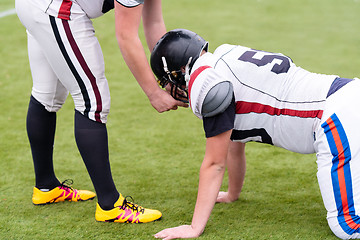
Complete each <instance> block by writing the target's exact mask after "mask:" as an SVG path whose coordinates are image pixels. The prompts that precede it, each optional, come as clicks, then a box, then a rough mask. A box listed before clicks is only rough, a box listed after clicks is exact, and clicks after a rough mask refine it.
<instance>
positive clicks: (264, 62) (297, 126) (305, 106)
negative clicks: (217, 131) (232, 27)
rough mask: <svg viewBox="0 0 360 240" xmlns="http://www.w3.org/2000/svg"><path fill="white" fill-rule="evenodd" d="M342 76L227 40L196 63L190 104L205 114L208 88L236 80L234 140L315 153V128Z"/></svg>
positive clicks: (199, 112) (198, 111)
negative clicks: (301, 66)
mask: <svg viewBox="0 0 360 240" xmlns="http://www.w3.org/2000/svg"><path fill="white" fill-rule="evenodd" d="M336 77H337V76H335V75H322V74H315V73H311V72H308V71H306V70H304V69H302V68H300V67H297V66H296V65H295V64H294V63H293V62H292V60H291V59H290V58H289V57H287V56H285V55H283V54H279V53H270V52H264V51H259V50H254V49H251V48H247V47H242V46H234V45H228V44H224V45H221V46H220V47H218V48H217V49H216V51H215V52H214V53H213V54H212V53H206V54H204V55H202V56H201V57H200V58H199V59H198V60H197V61H196V62H195V64H194V66H193V68H192V72H191V78H190V82H189V102H190V106H191V108H192V110H193V112H194V114H195V115H196V116H198V117H199V118H202V113H201V109H202V104H203V101H204V98H205V96H206V94H207V93H208V91H209V90H210V89H211V88H212V87H213V86H215V85H216V84H217V83H219V82H222V81H230V82H231V83H232V84H233V87H234V95H235V102H236V117H235V123H234V129H233V133H232V140H234V141H241V142H248V141H258V142H264V143H269V144H273V145H275V146H279V147H282V148H285V149H288V150H290V151H294V152H299V153H314V151H315V150H314V146H313V143H314V132H315V131H316V129H317V128H318V127H319V123H320V119H321V117H322V114H323V110H324V107H325V100H326V97H327V93H328V91H329V88H330V85H331V84H332V82H333V81H334V79H335V78H336Z"/></svg>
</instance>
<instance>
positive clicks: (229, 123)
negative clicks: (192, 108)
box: [203, 97, 235, 138]
mask: <svg viewBox="0 0 360 240" xmlns="http://www.w3.org/2000/svg"><path fill="white" fill-rule="evenodd" d="M234 122H235V97H233V98H232V101H231V103H230V105H229V106H228V107H227V109H226V110H225V111H224V112H222V113H220V114H218V115H215V116H212V117H204V118H203V126H204V131H205V136H206V138H209V137H214V136H216V135H219V134H221V133H223V132H226V131H228V130H231V129H233V128H234Z"/></svg>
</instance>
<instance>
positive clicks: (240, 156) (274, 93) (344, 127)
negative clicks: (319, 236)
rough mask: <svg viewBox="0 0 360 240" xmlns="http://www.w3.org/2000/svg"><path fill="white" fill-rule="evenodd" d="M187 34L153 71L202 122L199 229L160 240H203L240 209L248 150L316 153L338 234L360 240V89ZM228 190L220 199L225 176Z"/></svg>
mask: <svg viewBox="0 0 360 240" xmlns="http://www.w3.org/2000/svg"><path fill="white" fill-rule="evenodd" d="M207 46H208V43H207V42H206V41H205V40H204V39H203V38H201V37H200V36H198V35H197V34H196V33H193V32H191V31H188V30H184V29H178V30H173V31H170V32H168V33H166V34H165V35H164V36H163V37H162V38H161V39H160V40H159V42H158V43H157V45H156V46H155V48H154V50H153V52H152V55H151V67H152V69H153V72H154V73H155V75H156V76H157V77H158V79H159V81H160V83H161V85H162V86H163V87H165V86H166V85H170V86H171V87H172V90H171V94H172V95H173V97H174V98H177V99H180V100H189V104H190V106H191V108H192V111H193V113H194V114H195V115H196V116H197V117H198V118H200V119H202V120H203V126H204V130H205V135H206V151H205V157H204V160H203V163H202V165H201V168H200V177H199V189H198V196H197V201H196V205H195V210H194V214H193V219H192V223H191V225H182V226H179V227H175V228H169V229H165V230H163V231H161V232H159V233H157V234H155V237H157V238H163V239H173V238H193V237H198V236H200V235H201V234H202V232H203V231H204V228H205V225H206V223H207V221H208V219H209V216H210V213H211V211H212V209H213V207H214V204H215V202H232V201H235V200H236V199H238V197H239V195H240V192H241V189H242V185H243V181H244V177H245V165H246V163H245V143H246V142H249V141H257V142H262V143H268V144H271V145H275V146H278V147H282V148H284V149H288V150H290V151H293V152H298V153H304V154H307V153H316V156H317V165H318V172H317V177H318V183H319V186H320V190H321V195H322V198H323V201H324V204H325V208H326V210H327V220H328V224H329V226H330V228H331V230H332V231H333V232H334V234H335V235H336V236H337V237H339V238H342V239H349V238H360V233H359V232H360V216H359V212H358V211H359V209H360V185H359V184H360V145H359V142H360V131H359V128H358V123H359V122H360V112H359V111H355V110H354V109H357V108H358V107H357V106H358V103H359V102H360V95H359V92H360V80H359V79H345V78H340V77H338V76H335V75H322V74H315V73H311V72H308V71H306V70H304V69H302V68H300V67H297V66H296V65H295V64H294V63H293V62H292V60H291V59H290V58H289V57H287V56H285V55H283V54H279V53H271V52H265V51H258V50H255V49H251V48H247V47H243V46H235V45H228V44H224V45H221V46H220V47H218V48H217V49H216V50H215V52H214V53H213V54H212V53H210V52H207ZM226 167H227V168H228V174H229V187H228V191H227V192H219V190H220V186H221V183H222V180H223V176H224V172H225V168H226Z"/></svg>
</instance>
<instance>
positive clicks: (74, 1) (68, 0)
mask: <svg viewBox="0 0 360 240" xmlns="http://www.w3.org/2000/svg"><path fill="white" fill-rule="evenodd" d="M105 1H108V0H31V3H32V4H34V5H35V6H37V7H39V8H40V9H41V10H43V11H44V12H46V13H48V14H49V15H51V16H54V17H59V18H63V19H72V18H73V17H76V14H82V13H86V15H87V16H88V17H89V18H97V17H100V16H102V15H103V14H104V13H103V11H102V10H103V5H104V2H105ZM110 1H111V0H109V2H110ZM116 1H117V2H118V3H120V4H121V5H123V6H125V7H135V6H137V5H139V4H142V3H144V0H116ZM111 4H112V2H111Z"/></svg>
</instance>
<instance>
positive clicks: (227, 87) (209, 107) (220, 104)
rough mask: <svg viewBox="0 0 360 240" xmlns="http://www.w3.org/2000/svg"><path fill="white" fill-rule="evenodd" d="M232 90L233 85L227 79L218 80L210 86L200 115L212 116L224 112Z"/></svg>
mask: <svg viewBox="0 0 360 240" xmlns="http://www.w3.org/2000/svg"><path fill="white" fill-rule="evenodd" d="M233 92H234V91H233V85H232V83H231V82H229V81H225V82H220V83H218V84H216V85H215V86H214V87H212V88H211V89H210V91H209V92H208V93H207V94H206V97H205V99H204V102H203V105H202V110H201V113H202V116H203V117H213V116H215V115H217V114H219V113H222V112H224V111H225V110H226V109H227V107H228V106H229V105H230V103H231V100H232V97H233Z"/></svg>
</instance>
